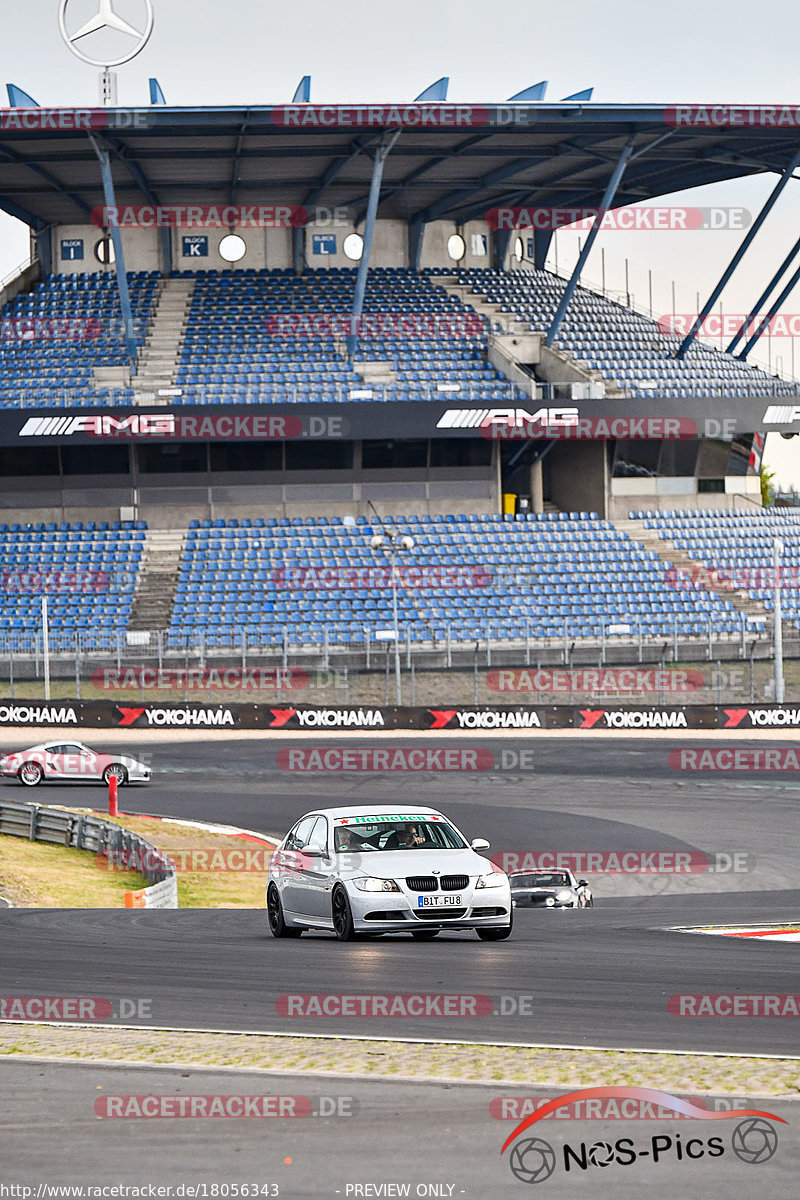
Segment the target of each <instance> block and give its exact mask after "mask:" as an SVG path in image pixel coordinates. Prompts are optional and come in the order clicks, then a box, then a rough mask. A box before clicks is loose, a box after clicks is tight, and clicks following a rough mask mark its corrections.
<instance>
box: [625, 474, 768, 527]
mask: <svg viewBox="0 0 800 1200" xmlns="http://www.w3.org/2000/svg"><path fill="white" fill-rule="evenodd" d="M676 508H686V509H697V510H698V511H702V510H703V509H708V508H714V509H720V508H722V509H729V510H730V511H734V510H736V511H738V512H754V511H755V510H756V509H757V508H761V484H760V481H759V477H758V476H757V475H735V476H734V475H731V476H727V477H726V478H725V491H724V492H698V490H697V479H696V478H694V477H693V476H687V477H682V476H670V477H662V478H656V479H638V478H631V479H612V480H610V497H609V512H608V515H609V518H610V519H611V520H612V521H617V520H624V519H626V518H627V516H628V513H629V512H631V511H637V512H638V511H641V510H642V509H652V511H653V512H661V511H662V510H664V509H673V510H674V509H676Z"/></svg>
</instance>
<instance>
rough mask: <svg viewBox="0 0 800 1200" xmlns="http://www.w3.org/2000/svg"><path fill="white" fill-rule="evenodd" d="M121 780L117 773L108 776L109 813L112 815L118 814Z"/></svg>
mask: <svg viewBox="0 0 800 1200" xmlns="http://www.w3.org/2000/svg"><path fill="white" fill-rule="evenodd" d="M118 787H119V782H118V780H117V777H116V775H109V777H108V815H109V816H110V817H116V816H117V789H118Z"/></svg>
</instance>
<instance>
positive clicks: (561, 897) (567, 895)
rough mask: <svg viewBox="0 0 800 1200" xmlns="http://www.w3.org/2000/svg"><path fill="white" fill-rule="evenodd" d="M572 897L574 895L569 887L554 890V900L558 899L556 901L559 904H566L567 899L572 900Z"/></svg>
mask: <svg viewBox="0 0 800 1200" xmlns="http://www.w3.org/2000/svg"><path fill="white" fill-rule="evenodd" d="M572 899H574V897H573V895H572V892H571V891H570V890H569V888H561V890H560V891H559V892H556V900H558V902H559V903H560V904H566V903H567V902H568V901H569V900H572Z"/></svg>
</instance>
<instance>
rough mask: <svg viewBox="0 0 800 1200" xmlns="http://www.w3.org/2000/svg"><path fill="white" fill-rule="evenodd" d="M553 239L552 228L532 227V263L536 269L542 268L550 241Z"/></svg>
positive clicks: (548, 251) (548, 250) (541, 269)
mask: <svg viewBox="0 0 800 1200" xmlns="http://www.w3.org/2000/svg"><path fill="white" fill-rule="evenodd" d="M552 240H553V230H552V229H534V231H533V265H534V266H535V267H536V270H537V271H543V270H544V264H545V262H546V261H547V255H548V254H549V253H550V243H551V242H552Z"/></svg>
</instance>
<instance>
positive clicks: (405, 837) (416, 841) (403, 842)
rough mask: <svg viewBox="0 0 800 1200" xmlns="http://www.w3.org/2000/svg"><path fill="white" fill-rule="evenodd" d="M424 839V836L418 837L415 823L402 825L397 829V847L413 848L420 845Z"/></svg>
mask: <svg viewBox="0 0 800 1200" xmlns="http://www.w3.org/2000/svg"><path fill="white" fill-rule="evenodd" d="M424 841H425V838H424V837H420V835H419V833H418V831H417V827H416V825H403V826H402V828H401V829H398V831H397V846H398V849H403V850H413V848H414V847H415V846H421V845H422V843H423V842H424Z"/></svg>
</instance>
